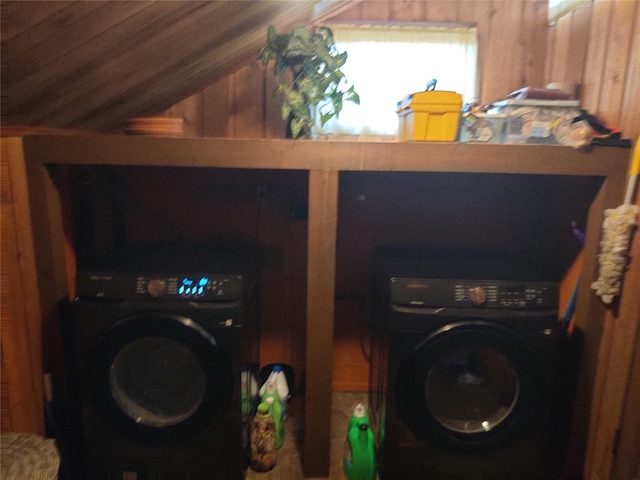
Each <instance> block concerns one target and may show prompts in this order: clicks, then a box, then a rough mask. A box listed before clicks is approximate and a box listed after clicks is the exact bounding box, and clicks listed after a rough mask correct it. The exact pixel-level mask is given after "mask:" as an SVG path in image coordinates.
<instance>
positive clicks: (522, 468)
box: [370, 254, 560, 480]
mask: <svg viewBox="0 0 640 480" xmlns="http://www.w3.org/2000/svg"><path fill="white" fill-rule="evenodd" d="M478 260H479V259H478V258H477V257H475V258H474V257H473V256H472V257H471V258H467V257H465V256H464V255H456V254H451V256H449V257H447V256H446V254H445V255H444V256H443V255H442V254H439V255H436V256H433V257H429V256H427V257H426V258H423V257H421V258H419V259H418V260H417V261H416V260H415V259H412V258H411V256H409V258H407V257H401V258H400V260H398V259H396V258H393V259H392V260H389V259H388V258H386V259H383V260H380V261H379V262H378V281H377V294H376V298H377V305H376V308H375V315H376V322H375V323H376V332H375V335H374V338H375V342H374V350H373V368H372V372H373V375H372V383H373V387H372V397H371V399H370V403H371V405H370V409H371V416H372V421H373V425H374V428H375V432H376V435H377V444H378V459H379V472H380V477H381V478H382V479H403V480H409V479H416V480H418V479H420V480H422V479H427V478H437V479H439V480H440V479H441V480H449V479H456V480H457V479H459V480H476V479H477V480H499V479H505V480H519V479H522V480H552V479H555V478H559V472H558V462H557V453H556V452H555V448H556V446H555V444H554V442H555V439H554V433H553V428H552V427H553V425H552V423H553V418H554V416H553V414H552V412H553V407H554V404H553V402H554V391H555V386H556V384H555V374H554V372H555V371H556V369H557V368H558V365H557V359H558V342H559V336H560V335H559V328H558V315H557V306H558V305H557V302H558V300H557V296H558V287H557V284H556V283H554V282H549V281H543V280H540V279H537V277H535V276H534V275H533V273H531V272H528V271H527V270H526V269H524V270H523V269H522V268H517V267H516V268H512V267H511V266H509V268H504V267H505V266H506V263H501V262H500V261H499V260H496V259H495V258H486V259H480V261H478ZM528 275H530V278H532V279H531V280H527V276H528Z"/></svg>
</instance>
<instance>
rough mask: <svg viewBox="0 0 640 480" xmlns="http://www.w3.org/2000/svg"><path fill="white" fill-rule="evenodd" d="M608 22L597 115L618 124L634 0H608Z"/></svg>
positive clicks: (634, 6)
mask: <svg viewBox="0 0 640 480" xmlns="http://www.w3.org/2000/svg"><path fill="white" fill-rule="evenodd" d="M611 5H612V8H613V11H612V12H611V20H610V22H611V26H610V28H609V38H608V39H607V53H606V55H605V59H604V63H603V89H602V91H601V94H600V105H599V108H598V116H600V117H601V118H602V120H604V121H605V122H608V123H609V124H610V125H612V126H619V125H620V115H621V112H622V101H623V99H624V89H625V85H626V76H627V71H628V69H629V58H630V56H629V52H630V51H631V40H632V38H633V35H632V33H633V32H632V29H633V21H634V18H635V10H636V8H638V2H636V1H634V0H616V1H614V2H611Z"/></svg>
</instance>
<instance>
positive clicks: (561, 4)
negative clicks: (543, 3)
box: [548, 0, 591, 25]
mask: <svg viewBox="0 0 640 480" xmlns="http://www.w3.org/2000/svg"><path fill="white" fill-rule="evenodd" d="M590 2H591V0H549V12H548V18H549V25H552V24H553V23H555V22H556V21H557V20H558V19H559V18H561V17H563V16H564V15H566V14H568V13H571V12H573V11H574V10H577V9H578V8H580V7H581V6H583V5H587V4H588V3H590Z"/></svg>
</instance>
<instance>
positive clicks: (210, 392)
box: [87, 312, 235, 441]
mask: <svg viewBox="0 0 640 480" xmlns="http://www.w3.org/2000/svg"><path fill="white" fill-rule="evenodd" d="M90 359H91V360H90V362H89V366H88V367H89V368H88V371H87V374H88V375H89V376H90V380H91V382H92V386H93V392H94V396H95V398H96V401H97V403H98V405H99V406H100V407H101V409H102V411H103V412H104V414H105V416H106V418H108V419H110V420H111V419H113V420H114V421H117V422H118V423H119V424H121V425H122V426H123V427H124V428H126V429H128V431H129V432H131V433H133V434H135V435H141V436H144V437H145V438H148V439H151V440H158V441H162V440H170V441H177V440H180V439H183V438H185V437H193V436H197V435H199V434H201V433H203V432H204V431H206V430H207V429H209V428H210V427H211V426H212V425H213V424H215V422H216V421H217V420H218V419H220V418H222V416H223V415H224V414H225V411H226V409H227V406H228V404H229V401H230V399H231V396H232V394H233V390H234V383H235V382H234V376H233V372H232V368H231V365H230V363H229V361H228V359H227V357H226V356H225V355H224V353H223V351H222V349H221V348H220V346H219V345H218V344H217V342H216V340H215V338H213V336H212V335H211V334H210V333H208V332H207V331H206V330H205V329H204V328H202V327H201V326H200V325H198V324H197V323H196V322H194V321H193V320H191V319H189V318H186V317H183V316H179V315H172V314H168V313H162V312H150V313H141V314H137V315H133V316H130V317H126V318H124V319H122V320H120V321H118V322H117V323H116V324H115V325H114V326H113V327H111V328H110V329H109V330H108V331H107V332H106V333H105V334H104V335H103V336H102V337H100V338H99V339H98V340H97V341H96V344H95V345H94V348H93V349H92V355H91V357H90Z"/></svg>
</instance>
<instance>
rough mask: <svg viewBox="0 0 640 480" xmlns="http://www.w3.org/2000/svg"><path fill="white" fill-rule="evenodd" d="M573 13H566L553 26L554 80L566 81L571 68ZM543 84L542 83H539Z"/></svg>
mask: <svg viewBox="0 0 640 480" xmlns="http://www.w3.org/2000/svg"><path fill="white" fill-rule="evenodd" d="M571 18H572V16H571V15H565V16H564V17H561V18H559V19H558V20H557V21H556V24H555V25H554V26H553V27H551V28H552V29H553V32H554V38H553V51H552V52H551V53H552V59H551V72H552V73H551V74H550V75H549V78H552V79H553V80H551V81H554V82H561V81H565V79H566V78H567V71H568V68H569V65H568V63H567V62H568V60H569V58H570V57H571V55H572V49H571V45H572V38H571V23H572V22H571ZM538 86H541V85H538Z"/></svg>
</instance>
